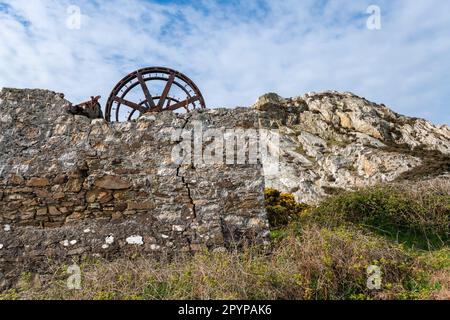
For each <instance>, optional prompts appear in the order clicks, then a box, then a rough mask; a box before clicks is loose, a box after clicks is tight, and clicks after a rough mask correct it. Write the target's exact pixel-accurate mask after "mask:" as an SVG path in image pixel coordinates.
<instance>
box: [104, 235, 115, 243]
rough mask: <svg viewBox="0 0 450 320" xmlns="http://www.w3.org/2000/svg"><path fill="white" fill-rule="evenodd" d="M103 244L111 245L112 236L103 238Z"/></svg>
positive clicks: (112, 241)
mask: <svg viewBox="0 0 450 320" xmlns="http://www.w3.org/2000/svg"><path fill="white" fill-rule="evenodd" d="M105 243H106V244H113V243H114V236H113V235H109V236H107V237H106V238H105Z"/></svg>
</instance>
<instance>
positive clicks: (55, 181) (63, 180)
mask: <svg viewBox="0 0 450 320" xmlns="http://www.w3.org/2000/svg"><path fill="white" fill-rule="evenodd" d="M66 182H67V176H66V175H65V174H59V175H57V176H56V177H55V178H54V179H53V184H55V185H60V184H64V183H66Z"/></svg>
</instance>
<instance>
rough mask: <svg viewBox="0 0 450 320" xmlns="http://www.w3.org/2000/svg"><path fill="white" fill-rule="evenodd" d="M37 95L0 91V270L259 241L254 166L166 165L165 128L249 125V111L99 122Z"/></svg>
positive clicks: (260, 213)
mask: <svg viewBox="0 0 450 320" xmlns="http://www.w3.org/2000/svg"><path fill="white" fill-rule="evenodd" d="M68 105H69V102H68V101H66V100H64V99H63V97H62V95H60V94H56V93H54V92H49V91H44V90H16V89H3V90H2V91H1V93H0V150H1V153H0V225H1V229H0V270H1V273H2V274H3V275H4V274H8V272H10V271H12V270H13V271H17V269H21V268H24V269H38V270H34V271H39V268H42V264H41V263H40V262H41V261H47V260H48V259H50V260H54V259H56V260H67V259H69V258H72V257H81V256H84V255H94V256H102V257H110V258H111V257H116V256H120V255H124V254H128V253H130V252H132V253H135V252H136V251H138V252H142V253H146V254H151V253H157V252H164V251H165V252H176V251H183V252H192V251H197V250H202V249H204V248H208V249H212V250H224V248H228V247H233V246H235V245H241V244H243V243H244V242H249V241H254V240H256V241H259V242H263V241H265V239H266V237H267V235H268V223H267V217H266V213H265V209H264V195H263V189H264V180H263V176H262V173H261V165H260V164H254V165H225V164H223V165H220V164H216V165H202V164H183V165H179V164H175V163H174V162H173V159H172V152H173V150H174V148H175V147H176V146H177V144H179V142H180V141H179V140H177V139H174V136H173V132H174V129H182V128H184V129H185V130H189V129H190V128H191V127H192V123H193V121H194V120H199V121H201V122H202V124H203V129H204V130H206V129H207V128H208V127H209V126H211V127H213V126H214V127H215V126H218V125H219V126H220V127H223V128H228V127H229V128H235V127H249V126H250V127H252V126H255V125H258V121H259V118H258V114H257V112H252V113H250V115H247V116H246V117H242V116H241V115H240V114H239V113H240V112H241V113H244V112H247V111H245V109H242V110H241V111H239V110H237V111H236V112H233V113H232V114H231V113H230V112H229V110H225V109H223V110H206V111H200V112H194V113H192V114H175V113H172V112H164V113H161V114H155V115H146V116H144V117H141V118H140V119H139V120H138V121H134V122H127V123H112V124H108V123H106V122H105V121H104V120H102V119H96V120H90V119H88V118H86V117H83V116H73V115H70V114H68V113H67V112H65V110H66V109H67V107H68Z"/></svg>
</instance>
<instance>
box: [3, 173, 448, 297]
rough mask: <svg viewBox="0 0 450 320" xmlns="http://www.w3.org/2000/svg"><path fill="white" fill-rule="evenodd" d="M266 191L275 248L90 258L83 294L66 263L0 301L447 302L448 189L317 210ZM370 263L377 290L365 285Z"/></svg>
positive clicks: (371, 197)
mask: <svg viewBox="0 0 450 320" xmlns="http://www.w3.org/2000/svg"><path fill="white" fill-rule="evenodd" d="M265 194H266V205H267V211H268V215H269V219H270V223H271V226H272V229H273V230H272V233H271V240H272V246H271V247H270V248H269V249H263V248H260V247H247V248H245V249H244V250H243V251H242V252H210V251H204V252H199V253H197V254H195V255H179V256H176V257H172V258H170V259H169V258H166V259H165V258H161V259H160V260H158V261H157V260H155V259H147V258H145V257H136V258H134V259H122V260H117V261H114V262H106V261H100V260H96V261H84V262H83V264H82V265H81V269H82V271H83V277H82V289H81V290H69V289H67V287H66V279H67V274H66V273H65V272H64V270H65V268H64V266H59V267H58V270H56V271H55V276H54V277H53V278H52V279H51V281H49V282H47V283H45V284H43V285H39V286H34V285H33V284H32V283H30V284H28V285H26V284H22V286H21V288H17V289H15V290H10V291H8V292H4V293H2V294H0V299H24V298H28V299H103V300H105V299H106V300H110V299H133V300H135V299H450V249H449V247H448V235H449V215H450V212H449V210H450V183H448V182H446V181H444V180H434V181H432V182H427V183H418V184H414V185H391V186H383V187H374V188H369V189H363V190H359V191H356V192H353V193H350V192H339V193H337V194H336V195H332V196H330V197H329V198H328V199H326V200H325V201H324V202H323V203H322V204H321V205H319V206H318V207H309V206H307V205H305V204H299V203H297V202H296V201H295V200H294V197H293V196H292V195H289V194H285V193H281V192H278V191H277V190H273V189H267V190H266V193H265ZM371 265H375V266H378V267H379V268H380V269H381V272H382V282H381V289H380V290H370V289H369V288H368V287H367V279H368V275H367V268H368V267H369V266H371ZM27 279H29V280H30V281H31V279H32V277H31V276H30V275H29V274H24V275H23V277H22V279H21V282H26V281H27Z"/></svg>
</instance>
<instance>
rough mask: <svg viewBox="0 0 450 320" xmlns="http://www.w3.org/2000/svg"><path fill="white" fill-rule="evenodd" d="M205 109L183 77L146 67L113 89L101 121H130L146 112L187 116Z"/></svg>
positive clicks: (193, 88)
mask: <svg viewBox="0 0 450 320" xmlns="http://www.w3.org/2000/svg"><path fill="white" fill-rule="evenodd" d="M205 107H206V106H205V100H204V99H203V96H202V94H201V92H200V90H199V89H198V88H197V86H196V85H195V83H194V82H193V81H192V80H191V79H189V78H188V77H187V76H185V75H184V74H182V73H181V72H178V71H176V70H172V69H169V68H164V67H150V68H143V69H140V70H137V71H134V72H132V73H130V74H129V75H127V76H126V77H125V78H123V79H122V80H121V81H120V82H119V83H118V84H117V85H116V86H115V87H114V89H113V90H112V92H111V94H110V96H109V98H108V102H107V103H106V108H105V119H106V121H130V120H133V119H136V118H137V117H139V116H140V115H141V114H143V113H147V112H161V111H166V110H170V111H175V112H190V111H192V110H193V109H198V108H205Z"/></svg>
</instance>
